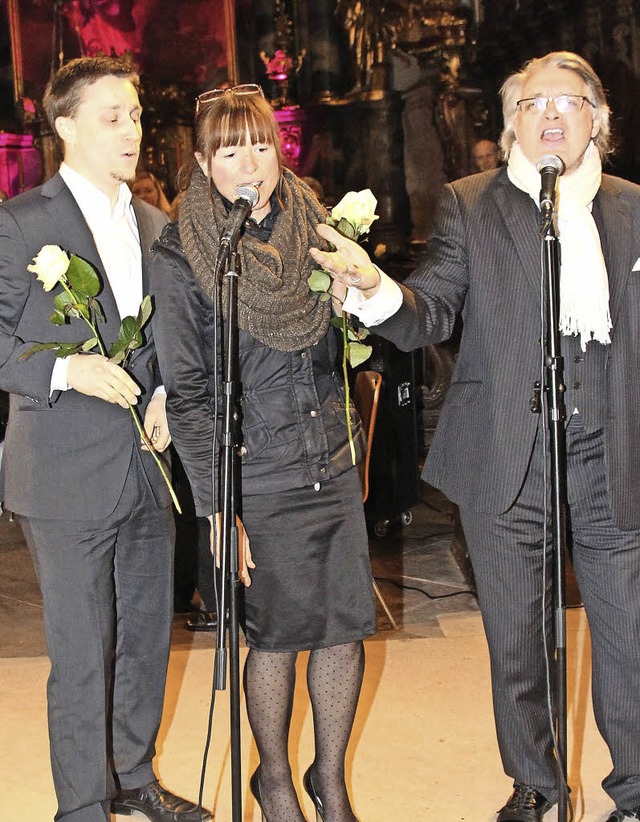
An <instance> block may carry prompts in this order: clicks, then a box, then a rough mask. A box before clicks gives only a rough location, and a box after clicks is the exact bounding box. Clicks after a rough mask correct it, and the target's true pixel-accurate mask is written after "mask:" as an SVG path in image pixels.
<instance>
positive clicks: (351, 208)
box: [331, 188, 378, 236]
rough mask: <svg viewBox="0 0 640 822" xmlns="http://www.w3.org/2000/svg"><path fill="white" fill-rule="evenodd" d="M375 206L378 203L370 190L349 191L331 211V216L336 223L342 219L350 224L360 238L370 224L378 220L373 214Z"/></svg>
mask: <svg viewBox="0 0 640 822" xmlns="http://www.w3.org/2000/svg"><path fill="white" fill-rule="evenodd" d="M377 205H378V201H377V200H376V198H375V197H374V196H373V192H372V191H371V189H370V188H365V189H363V190H362V191H349V192H348V193H347V194H345V195H344V197H343V198H342V199H341V200H340V202H339V203H338V204H337V205H335V206H334V207H333V208H332V209H331V216H332V217H333V218H334V220H336V221H338V222H339V221H340V220H342V219H345V220H347V221H348V222H350V223H351V225H352V226H353V227H354V228H355V230H356V231H357V233H358V236H360V235H361V234H366V233H367V232H368V231H369V228H370V227H371V223H372V222H373V221H374V220H377V219H378V217H377V215H376V213H375V212H376V206H377Z"/></svg>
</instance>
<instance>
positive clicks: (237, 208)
mask: <svg viewBox="0 0 640 822" xmlns="http://www.w3.org/2000/svg"><path fill="white" fill-rule="evenodd" d="M259 199H260V193H259V191H258V189H257V188H256V186H253V185H246V186H237V187H236V190H235V191H234V192H233V205H232V206H231V211H230V212H229V218H228V220H227V224H226V226H225V227H224V231H223V232H222V237H221V239H220V245H227V246H229V247H230V248H235V246H236V244H237V242H238V235H239V234H240V229H241V228H242V224H243V223H244V221H245V220H246V219H247V217H248V216H249V214H250V213H251V209H252V208H254V206H256V205H257V204H258V200H259Z"/></svg>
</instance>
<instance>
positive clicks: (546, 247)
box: [540, 212, 568, 822]
mask: <svg viewBox="0 0 640 822" xmlns="http://www.w3.org/2000/svg"><path fill="white" fill-rule="evenodd" d="M540 236H541V240H542V270H543V275H544V279H545V285H546V288H545V297H546V311H545V315H546V344H545V359H544V364H545V384H544V390H545V394H546V397H547V416H548V421H549V442H550V458H551V517H552V534H553V614H554V619H553V632H554V652H555V655H554V659H555V674H556V686H555V690H556V711H555V731H556V756H557V785H558V822H567V803H568V791H567V657H566V648H567V642H566V637H567V626H566V604H565V594H566V586H565V556H566V553H565V552H566V550H567V446H566V438H565V421H566V409H565V405H564V399H563V397H564V391H565V385H564V360H563V358H562V355H561V351H560V331H559V317H560V311H559V305H560V254H559V248H558V237H557V235H556V231H555V228H554V225H553V213H552V212H551V213H549V214H546V216H545V215H544V214H543V213H541V225H540Z"/></svg>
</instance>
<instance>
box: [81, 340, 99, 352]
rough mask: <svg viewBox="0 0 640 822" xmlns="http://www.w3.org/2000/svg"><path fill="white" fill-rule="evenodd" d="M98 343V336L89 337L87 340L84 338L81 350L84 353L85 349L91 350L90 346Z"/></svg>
mask: <svg viewBox="0 0 640 822" xmlns="http://www.w3.org/2000/svg"><path fill="white" fill-rule="evenodd" d="M97 345H98V338H97V337H90V338H89V339H88V340H85V341H84V343H83V344H82V350H83V351H84V352H85V353H86V352H87V351H91V349H92V348H95V347H96V346H97Z"/></svg>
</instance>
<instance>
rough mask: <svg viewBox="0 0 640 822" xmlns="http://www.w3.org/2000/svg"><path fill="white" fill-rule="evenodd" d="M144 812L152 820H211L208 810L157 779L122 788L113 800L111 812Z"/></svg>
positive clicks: (127, 814) (125, 813) (195, 821)
mask: <svg viewBox="0 0 640 822" xmlns="http://www.w3.org/2000/svg"><path fill="white" fill-rule="evenodd" d="M136 812H137V813H142V814H144V815H145V816H146V817H147V819H150V820H151V822H211V820H212V819H213V817H212V816H211V814H210V813H209V811H208V810H206V809H205V808H202V810H198V806H197V805H194V804H193V802H188V801H187V800H186V799H182V798H181V797H179V796H176V795H175V794H173V793H170V792H169V791H167V790H165V788H163V787H162V785H161V784H160V783H159V782H158V781H157V780H156V781H155V782H150V783H149V784H148V785H143V786H142V787H141V788H130V789H128V790H122V791H120V793H119V794H118V796H116V798H115V799H112V800H111V813H120V814H123V815H124V816H131V814H133V813H136Z"/></svg>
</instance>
